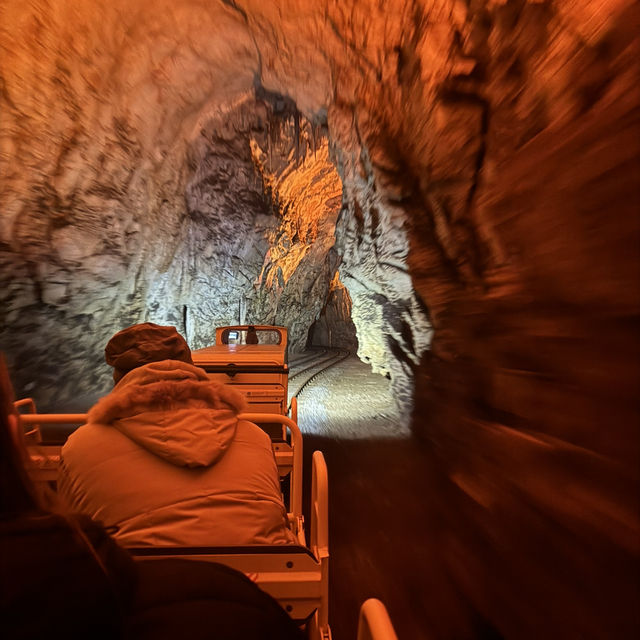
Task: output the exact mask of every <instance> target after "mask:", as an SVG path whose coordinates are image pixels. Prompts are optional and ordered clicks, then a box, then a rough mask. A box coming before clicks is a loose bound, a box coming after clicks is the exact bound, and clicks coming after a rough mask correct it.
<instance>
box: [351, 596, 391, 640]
mask: <svg viewBox="0 0 640 640" xmlns="http://www.w3.org/2000/svg"><path fill="white" fill-rule="evenodd" d="M358 640H398V636H397V635H396V632H395V629H394V628H393V624H391V619H390V618H389V613H388V612H387V608H386V607H385V606H384V604H382V602H380V600H378V599H377V598H369V600H366V601H365V602H364V603H363V605H362V607H360V618H359V620H358Z"/></svg>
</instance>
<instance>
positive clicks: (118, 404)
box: [58, 360, 295, 547]
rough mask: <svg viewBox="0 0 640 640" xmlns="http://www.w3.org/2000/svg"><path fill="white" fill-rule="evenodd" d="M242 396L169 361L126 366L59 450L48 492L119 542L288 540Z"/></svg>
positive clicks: (267, 458) (267, 456)
mask: <svg viewBox="0 0 640 640" xmlns="http://www.w3.org/2000/svg"><path fill="white" fill-rule="evenodd" d="M243 404H244V401H243V398H242V397H241V396H240V395H239V394H238V393H237V392H236V391H235V390H233V389H232V388H230V387H226V386H224V385H218V384H215V383H212V382H211V381H209V380H208V378H207V376H206V374H205V372H204V371H203V370H202V369H199V368H198V367H194V366H193V365H190V364H186V363H184V362H179V361H176V360H164V361H162V362H153V363H151V364H147V365H144V366H142V367H139V368H137V369H134V370H132V371H130V372H129V373H128V374H127V375H126V376H124V378H122V380H120V382H119V383H118V384H117V385H116V386H115V388H114V389H113V391H112V392H111V393H110V394H109V395H107V396H105V397H104V398H102V399H101V400H100V401H99V402H98V403H97V404H96V405H95V406H94V407H93V408H92V409H91V410H90V411H89V415H88V422H87V424H86V425H84V426H82V427H80V428H79V429H78V430H77V431H76V432H75V433H73V434H72V435H71V436H70V437H69V440H68V441H67V443H66V444H65V446H64V447H63V448H62V462H61V469H60V478H59V482H58V491H59V494H60V496H61V497H62V499H63V500H64V501H65V502H66V503H67V505H68V506H69V507H70V508H71V509H73V510H77V511H81V512H83V513H86V514H88V515H90V516H91V517H92V518H94V519H96V520H99V521H101V522H102V523H103V524H104V525H105V526H107V527H111V526H115V527H117V532H116V533H115V534H114V535H115V537H116V538H117V539H118V540H119V541H120V542H121V543H122V544H124V545H126V546H129V547H132V546H146V545H182V546H219V545H250V544H287V543H293V542H295V539H294V537H293V534H292V533H291V532H290V531H289V529H288V528H287V526H286V513H285V509H284V506H283V503H282V499H281V494H280V486H279V481H278V472H277V468H276V464H275V459H274V456H273V451H272V448H271V442H270V440H269V437H268V436H267V435H266V434H265V433H264V432H263V431H262V430H261V429H260V428H259V427H257V426H256V425H254V424H252V423H250V422H246V421H244V420H240V421H239V420H238V419H237V414H238V413H239V412H240V411H241V410H242V409H243Z"/></svg>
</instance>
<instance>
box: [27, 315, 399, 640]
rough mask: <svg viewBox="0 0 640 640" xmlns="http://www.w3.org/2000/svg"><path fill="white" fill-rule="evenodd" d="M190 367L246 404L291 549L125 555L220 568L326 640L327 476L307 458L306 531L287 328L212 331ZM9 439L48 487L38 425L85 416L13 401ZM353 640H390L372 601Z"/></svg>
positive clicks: (49, 460)
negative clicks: (277, 485) (16, 420)
mask: <svg viewBox="0 0 640 640" xmlns="http://www.w3.org/2000/svg"><path fill="white" fill-rule="evenodd" d="M192 356H193V361H194V364H196V365H197V366H199V367H201V368H203V369H204V370H205V371H206V372H207V374H208V375H209V377H210V378H211V379H212V380H216V381H219V382H223V383H225V384H230V385H232V386H234V387H235V388H236V389H238V390H239V391H240V392H241V393H242V394H243V395H244V396H245V398H246V400H247V404H248V411H247V412H246V413H243V414H240V415H239V418H240V419H244V420H248V421H250V422H253V423H255V424H257V425H259V426H261V427H262V428H263V429H265V430H266V431H267V433H269V435H270V436H271V439H272V446H273V451H274V456H275V459H276V464H277V467H278V473H279V475H280V478H281V481H282V482H283V484H284V485H285V486H286V488H287V490H285V491H284V492H283V501H284V504H285V507H286V510H287V516H288V526H289V527H290V529H291V531H292V532H293V533H294V535H295V538H296V541H297V544H293V545H273V546H269V545H258V546H251V547H228V546H225V547H217V546H215V542H213V541H212V546H210V547H188V548H187V547H184V548H183V547H144V548H137V549H130V551H131V553H132V554H133V555H134V557H135V558H136V560H137V561H138V562H153V561H154V560H159V559H161V558H167V557H172V558H188V559H190V560H194V561H200V562H219V563H222V564H226V565H227V566H230V567H232V568H234V569H236V570H239V571H241V572H242V573H244V574H245V575H247V576H249V577H251V579H252V580H254V582H255V583H256V584H257V585H258V586H259V587H260V588H261V589H263V590H264V591H266V592H267V593H269V594H270V595H271V596H273V597H274V598H275V599H276V600H277V601H278V602H279V603H280V605H281V606H282V607H283V608H284V610H285V611H287V612H288V613H289V615H290V616H291V617H292V618H293V619H294V620H296V621H297V622H298V623H299V624H300V626H301V627H303V628H304V629H305V631H306V634H307V637H308V638H309V640H330V639H331V630H330V627H329V617H328V601H329V535H328V534H329V528H328V509H329V505H328V477H327V467H326V464H325V460H324V457H323V455H322V453H321V452H320V451H315V452H314V454H313V457H312V470H311V471H312V482H311V497H310V514H309V527H308V529H307V526H306V524H307V523H305V520H304V518H303V515H302V470H303V467H302V446H303V442H302V434H301V432H300V429H299V428H298V424H297V415H296V403H295V400H294V402H292V415H291V417H289V416H288V415H287V413H288V411H287V379H288V364H287V330H286V329H285V328H284V327H274V326H267V325H237V326H227V327H220V328H218V329H217V330H216V344H215V345H214V346H211V347H206V348H204V349H198V350H194V351H193V352H192ZM15 405H16V408H17V410H18V413H19V415H20V424H19V425H18V430H19V433H18V434H16V437H17V438H18V439H19V440H21V441H22V442H23V443H24V446H25V447H26V449H27V451H28V465H29V466H28V471H29V474H30V476H31V477H32V479H33V480H34V481H35V482H36V483H47V484H48V485H55V481H56V478H57V473H58V466H59V462H60V450H61V446H60V444H57V445H49V444H46V443H45V442H43V440H42V437H41V431H40V427H41V425H45V424H49V425H51V424H67V425H68V424H76V425H82V424H83V423H85V422H86V414H40V413H38V411H37V409H36V405H35V403H34V401H33V400H32V399H30V398H26V399H23V400H18V401H17V402H16V403H15ZM357 637H358V640H396V635H395V632H394V630H393V627H392V625H391V622H390V620H389V617H388V615H387V612H386V609H385V607H384V605H383V604H382V603H381V602H379V601H378V600H375V599H370V600H368V601H366V602H365V603H364V604H363V606H362V608H361V610H360V618H359V625H358V636H357Z"/></svg>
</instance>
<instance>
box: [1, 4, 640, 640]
mask: <svg viewBox="0 0 640 640" xmlns="http://www.w3.org/2000/svg"><path fill="white" fill-rule="evenodd" d="M638 23H639V18H638V5H637V3H636V2H633V0H581V1H580V0H414V1H411V0H397V1H395V2H380V1H378V0H348V1H337V0H323V1H318V2H315V1H314V2H307V1H306V0H277V1H276V0H273V1H265V0H260V1H258V0H233V1H230V0H218V1H212V2H207V3H202V2H199V1H198V0H181V1H180V2H177V1H176V0H171V1H170V0H153V1H152V0H113V1H112V2H109V3H95V2H91V1H90V0H84V1H81V2H74V3H62V2H52V1H51V0H34V1H33V2H31V3H28V4H27V3H22V2H17V1H13V0H5V1H4V2H2V3H0V176H1V180H2V182H1V183H0V280H1V281H2V290H1V291H0V318H1V321H2V324H1V328H0V347H1V348H2V349H3V350H4V351H6V352H7V354H8V357H9V360H10V363H11V365H12V370H13V373H14V377H15V380H16V385H17V387H18V390H19V392H20V393H21V394H22V393H31V394H33V395H35V396H36V398H37V400H38V401H39V402H40V403H41V404H42V405H43V406H53V405H54V404H55V403H56V402H58V403H64V402H65V401H69V400H71V399H72V398H76V399H77V397H78V394H79V393H90V392H91V393H95V391H96V390H104V389H106V388H107V386H108V377H109V374H108V371H105V368H104V366H103V365H102V356H101V350H102V348H103V345H104V344H105V342H106V340H107V339H108V337H109V336H110V335H111V334H112V333H113V332H114V331H115V330H117V329H119V328H121V327H122V326H123V325H125V324H129V323H133V322H136V321H139V320H142V319H149V320H154V321H156V322H168V323H172V324H175V325H176V326H178V328H179V329H180V330H182V331H183V332H185V333H186V335H187V337H188V338H189V340H190V342H191V343H192V345H193V346H195V347H198V346H202V345H203V344H205V343H206V342H208V341H210V340H211V336H212V331H213V326H214V325H215V324H217V323H220V322H235V321H237V320H239V319H240V320H242V319H247V320H251V321H256V322H257V321H267V322H281V323H284V324H288V325H289V326H290V328H291V334H292V338H293V343H294V345H295V346H296V347H297V348H302V347H303V346H304V344H306V342H307V339H308V334H309V330H310V328H311V327H312V325H313V323H314V321H316V320H317V319H318V318H319V317H320V315H321V312H322V309H323V308H325V304H326V302H327V297H328V295H329V285H330V282H331V281H332V280H333V278H334V276H335V273H336V270H337V271H338V272H339V278H340V281H341V282H343V283H344V285H345V286H346V288H347V290H348V292H349V295H350V298H351V301H352V305H353V306H352V314H351V315H352V318H353V321H354V323H355V326H356V329H357V339H358V353H359V355H360V357H361V358H363V359H364V360H367V361H369V362H370V363H371V365H372V367H374V368H375V369H376V370H377V371H380V372H381V373H384V374H385V375H389V377H390V378H391V379H392V383H393V385H394V388H395V391H396V395H397V397H398V398H399V400H400V401H401V402H402V403H403V404H404V405H405V406H410V405H411V397H412V395H413V396H415V400H414V402H415V408H414V410H413V427H414V431H415V432H416V433H417V434H419V435H420V436H421V437H422V439H423V440H424V442H425V443H426V445H427V446H429V447H430V450H431V451H432V452H433V458H434V465H433V468H434V474H435V476H436V477H437V479H438V485H437V490H438V491H439V494H438V495H439V496H440V499H441V500H442V501H443V503H445V504H446V505H448V507H450V510H451V513H455V517H453V516H452V518H451V522H446V523H443V528H442V530H443V532H444V533H443V540H442V541H441V542H442V549H443V551H442V552H443V556H444V557H445V558H446V561H447V562H448V565H449V567H450V571H451V573H452V575H454V576H455V579H456V581H457V583H458V584H459V585H460V592H461V593H462V594H464V598H466V599H467V600H468V601H469V602H471V603H472V605H473V606H474V607H475V608H476V609H477V610H478V612H479V614H480V615H481V616H482V617H483V618H485V619H487V620H490V621H491V625H492V626H493V628H494V629H495V630H496V631H497V632H498V633H500V634H502V635H504V636H507V637H514V638H515V637H517V638H527V637H531V638H534V637H543V636H568V637H610V636H612V635H613V636H618V637H625V636H630V635H631V634H633V633H634V632H636V631H637V628H638V620H637V617H634V616H636V614H634V613H633V607H634V602H635V603H637V598H638V583H637V574H636V571H635V568H636V567H637V561H638V554H639V550H638V539H639V535H638V532H639V525H638V512H637V498H638V482H639V480H640V478H639V475H638V469H640V454H639V449H638V433H637V425H638V406H637V404H638V403H637V389H638V388H640V371H639V364H638V363H639V362H640V358H639V357H638V356H639V355H640V341H639V337H638V332H637V326H638V324H637V321H638V314H639V312H640V295H639V291H638V274H639V273H640V257H639V256H640V252H639V251H638V241H639V238H640V228H639V225H640V222H639V218H638V215H637V203H638V183H637V178H638V171H639V156H640V153H639V148H638V145H639V142H638V141H639V140H640V135H639V124H638V109H637V106H638V98H639V95H638V92H639V89H638V84H637V78H638V76H639V74H638V60H640V51H639V50H638V49H639V40H638V33H637V29H638ZM326 317H327V316H326V314H325V318H326ZM321 322H322V321H321ZM432 490H433V491H435V490H436V489H435V488H432ZM445 637H446V636H445Z"/></svg>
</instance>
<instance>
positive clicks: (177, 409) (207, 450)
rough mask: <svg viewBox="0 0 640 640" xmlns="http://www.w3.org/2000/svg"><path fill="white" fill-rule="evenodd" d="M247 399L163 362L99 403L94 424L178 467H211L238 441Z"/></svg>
mask: <svg viewBox="0 0 640 640" xmlns="http://www.w3.org/2000/svg"><path fill="white" fill-rule="evenodd" d="M244 408H245V402H244V398H243V397H242V396H241V395H240V394H239V393H238V392H237V391H235V390H234V389H232V388H231V387H228V386H225V385H221V384H217V383H214V382H212V381H210V380H209V379H208V378H207V374H206V373H205V372H204V371H203V370H202V369H200V368H198V367H195V366H193V365H190V364H187V363H185V362H179V361H177V360H163V361H161V362H152V363H150V364H147V365H144V366H142V367H138V368H137V369H133V370H132V371H130V372H129V373H128V374H127V375H125V376H124V377H123V378H122V379H121V380H120V382H118V384H117V385H116V386H115V387H114V389H113V391H112V392H111V393H110V394H109V395H107V396H105V397H104V398H102V399H101V400H99V401H98V403H97V404H96V405H95V406H94V407H92V408H91V410H90V411H89V414H88V421H89V423H99V424H104V425H111V426H113V427H115V428H116V429H118V430H119V431H121V432H122V433H123V434H124V435H126V436H127V437H128V438H129V439H130V440H132V441H134V442H135V443H136V444H138V445H140V446H141V447H144V448H145V449H147V450H148V451H151V452H152V453H154V454H155V455H157V456H159V457H160V458H163V459H164V460H166V461H167V462H171V463H172V464H175V465H177V466H186V467H206V466H210V465H211V464H213V463H215V462H216V461H217V460H218V459H220V458H221V457H222V456H223V455H224V453H225V451H226V450H227V449H228V447H229V444H230V443H231V441H232V440H233V437H234V435H235V431H236V425H237V422H238V419H237V415H238V413H240V412H242V411H243V410H244Z"/></svg>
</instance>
